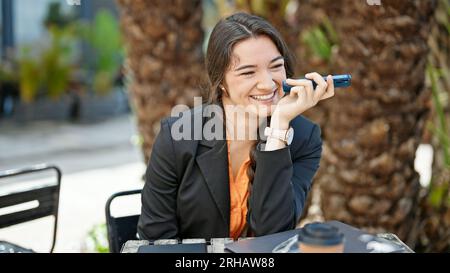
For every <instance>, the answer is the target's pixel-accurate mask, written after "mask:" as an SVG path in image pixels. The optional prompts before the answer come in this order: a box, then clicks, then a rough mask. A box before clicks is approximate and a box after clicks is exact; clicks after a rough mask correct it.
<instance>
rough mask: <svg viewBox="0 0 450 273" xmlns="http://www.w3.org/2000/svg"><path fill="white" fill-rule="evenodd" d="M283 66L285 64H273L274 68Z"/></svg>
mask: <svg viewBox="0 0 450 273" xmlns="http://www.w3.org/2000/svg"><path fill="white" fill-rule="evenodd" d="M282 66H283V64H277V65H274V66H272V69H277V68H280V67H282Z"/></svg>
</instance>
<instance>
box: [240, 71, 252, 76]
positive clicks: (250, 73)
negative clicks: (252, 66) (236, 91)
mask: <svg viewBox="0 0 450 273" xmlns="http://www.w3.org/2000/svg"><path fill="white" fill-rule="evenodd" d="M253 73H254V72H253V71H248V72H244V73H242V74H241V75H245V76H248V75H252V74H253Z"/></svg>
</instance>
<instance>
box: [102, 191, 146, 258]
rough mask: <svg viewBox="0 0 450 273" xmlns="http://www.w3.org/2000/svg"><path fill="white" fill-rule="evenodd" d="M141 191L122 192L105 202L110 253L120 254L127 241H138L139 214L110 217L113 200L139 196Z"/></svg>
mask: <svg viewBox="0 0 450 273" xmlns="http://www.w3.org/2000/svg"><path fill="white" fill-rule="evenodd" d="M141 191H142V190H131V191H122V192H118V193H115V194H113V195H112V196H111V197H110V198H109V199H108V201H106V206H105V213H106V226H107V233H108V243H109V251H110V252H111V253H120V250H121V249H122V246H123V245H124V244H125V243H126V241H128V240H138V238H137V223H138V220H139V214H135V215H128V216H122V217H113V216H112V215H111V203H112V201H113V200H114V199H116V198H117V197H121V196H127V195H134V194H140V193H141Z"/></svg>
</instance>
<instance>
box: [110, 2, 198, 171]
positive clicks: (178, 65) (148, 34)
mask: <svg viewBox="0 0 450 273" xmlns="http://www.w3.org/2000/svg"><path fill="white" fill-rule="evenodd" d="M117 2H118V3H119V7H120V12H121V27H122V32H123V34H124V39H125V42H126V46H127V62H126V64H127V70H128V71H127V73H128V77H129V79H131V81H130V82H129V85H128V89H129V90H130V94H131V97H132V102H133V106H134V110H135V113H136V115H137V123H138V127H139V132H140V133H141V135H142V137H143V152H144V156H145V162H148V159H149V155H150V152H151V147H152V144H153V140H154V137H155V135H156V134H157V133H158V131H159V121H160V119H161V118H162V117H164V116H168V115H170V111H171V108H172V107H173V106H174V105H175V104H185V105H188V106H192V104H193V101H194V100H193V97H194V96H198V95H200V85H201V83H202V82H203V75H204V74H205V73H204V67H203V52H202V45H203V36H204V35H203V30H202V26H201V22H202V15H203V14H202V1H201V0H192V1H182V0H151V1H149V0H117Z"/></svg>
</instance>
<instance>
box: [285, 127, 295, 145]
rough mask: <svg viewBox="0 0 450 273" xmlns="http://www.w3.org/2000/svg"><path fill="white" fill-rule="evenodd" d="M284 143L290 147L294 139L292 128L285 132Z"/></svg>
mask: <svg viewBox="0 0 450 273" xmlns="http://www.w3.org/2000/svg"><path fill="white" fill-rule="evenodd" d="M286 138H287V139H286V141H287V144H288V145H291V143H292V140H293V139H294V129H293V128H289V130H288V131H287V134H286Z"/></svg>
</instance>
